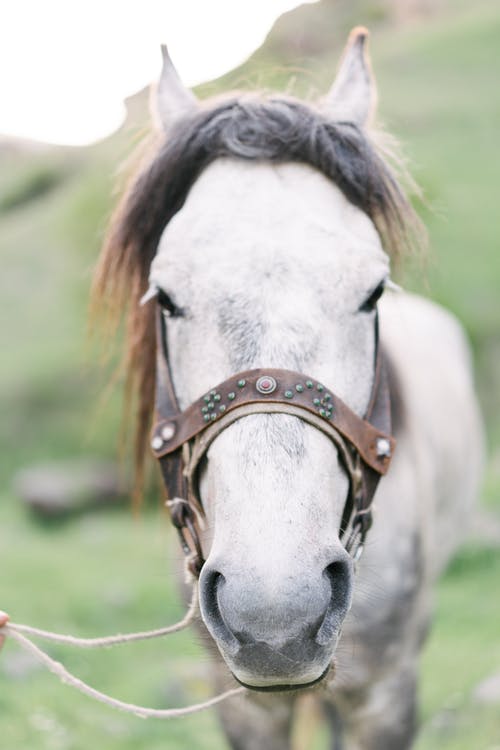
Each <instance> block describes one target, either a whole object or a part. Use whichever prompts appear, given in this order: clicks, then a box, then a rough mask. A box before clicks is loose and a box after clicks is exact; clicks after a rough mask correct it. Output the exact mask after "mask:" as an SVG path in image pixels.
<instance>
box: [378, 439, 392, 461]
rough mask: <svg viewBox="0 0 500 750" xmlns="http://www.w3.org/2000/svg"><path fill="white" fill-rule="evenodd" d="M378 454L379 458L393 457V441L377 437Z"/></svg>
mask: <svg viewBox="0 0 500 750" xmlns="http://www.w3.org/2000/svg"><path fill="white" fill-rule="evenodd" d="M377 456H378V458H390V457H391V443H390V441H389V440H387V438H383V437H379V438H377Z"/></svg>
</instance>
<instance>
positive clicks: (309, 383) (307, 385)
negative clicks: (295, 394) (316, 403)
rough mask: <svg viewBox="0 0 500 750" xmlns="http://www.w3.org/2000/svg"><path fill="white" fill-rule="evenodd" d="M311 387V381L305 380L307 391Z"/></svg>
mask: <svg viewBox="0 0 500 750" xmlns="http://www.w3.org/2000/svg"><path fill="white" fill-rule="evenodd" d="M313 386H314V383H313V382H312V380H306V388H309V390H311V388H312V387H313Z"/></svg>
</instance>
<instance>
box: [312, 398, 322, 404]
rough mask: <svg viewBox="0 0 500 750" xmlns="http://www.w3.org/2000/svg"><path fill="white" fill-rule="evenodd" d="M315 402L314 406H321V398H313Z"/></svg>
mask: <svg viewBox="0 0 500 750" xmlns="http://www.w3.org/2000/svg"><path fill="white" fill-rule="evenodd" d="M313 404H314V406H321V401H320V399H319V398H313Z"/></svg>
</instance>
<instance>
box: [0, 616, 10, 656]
mask: <svg viewBox="0 0 500 750" xmlns="http://www.w3.org/2000/svg"><path fill="white" fill-rule="evenodd" d="M8 621H9V615H8V614H7V612H2V611H1V610H0V627H2V626H3V625H6V624H7V622H8ZM4 640H5V637H4V636H2V635H0V648H2V645H3V642H4Z"/></svg>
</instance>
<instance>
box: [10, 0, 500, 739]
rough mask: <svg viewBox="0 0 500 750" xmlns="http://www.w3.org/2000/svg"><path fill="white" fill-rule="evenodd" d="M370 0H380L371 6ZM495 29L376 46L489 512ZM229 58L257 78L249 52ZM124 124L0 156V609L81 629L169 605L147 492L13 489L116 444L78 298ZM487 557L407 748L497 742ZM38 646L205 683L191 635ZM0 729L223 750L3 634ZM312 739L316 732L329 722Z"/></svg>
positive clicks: (498, 475) (87, 664)
mask: <svg viewBox="0 0 500 750" xmlns="http://www.w3.org/2000/svg"><path fill="white" fill-rule="evenodd" d="M369 5H370V3H368V4H366V7H368V6H369ZM312 7H313V6H311V8H312ZM342 7H343V11H342V13H343V14H344V15H343V16H342V21H341V25H342V24H344V25H347V24H348V23H349V24H350V23H351V16H352V22H353V23H359V22H363V21H364V20H365V19H364V18H362V17H356V14H355V13H354V12H353V11H351V10H349V9H348V4H345V5H343V6H342ZM370 7H372V11H373V13H375V11H376V3H371V5H370ZM301 12H304V11H301ZM318 18H319V16H318ZM317 23H318V24H319V26H321V24H322V23H323V21H321V18H319V20H318V21H317ZM340 36H341V35H340V33H339V34H338V37H339V39H340ZM499 45H500V20H499V16H498V12H497V9H496V8H495V4H494V3H491V2H486V1H484V0H480V1H479V2H477V3H474V4H470V3H467V2H465V1H464V0H461V2H456V3H455V4H454V6H453V10H448V11H447V12H446V13H444V14H442V15H438V16H437V17H436V18H434V19H433V20H432V22H429V23H427V24H413V25H411V26H406V27H402V28H400V29H398V30H397V31H396V30H394V29H393V28H388V27H387V26H384V25H383V24H381V25H380V26H377V30H376V32H375V34H374V37H373V43H372V49H373V54H374V58H375V59H374V62H375V68H376V71H377V74H378V77H379V87H380V92H381V102H382V117H383V119H384V121H385V122H386V123H387V124H388V126H389V129H390V130H391V131H394V132H395V133H396V134H397V135H398V136H400V137H401V138H402V140H403V141H404V142H405V144H406V147H407V148H406V150H407V151H408V152H409V155H410V158H411V161H412V163H413V164H414V165H415V167H416V169H415V170H414V171H415V172H416V176H417V179H418V180H419V181H420V183H421V184H422V185H423V187H424V190H425V193H426V196H427V200H428V207H427V208H424V209H423V213H424V219H425V222H426V224H427V226H428V227H429V234H430V240H431V257H432V261H431V262H430V263H429V265H428V269H427V272H426V274H425V276H426V278H425V280H424V281H422V279H421V276H420V275H419V273H418V272H417V271H416V270H415V269H413V270H411V269H410V271H407V272H406V275H405V276H404V280H405V283H406V284H407V285H408V286H411V287H412V288H417V289H424V290H425V291H426V293H428V294H430V295H431V296H432V297H434V298H435V299H437V300H438V301H440V302H442V303H444V304H446V305H447V306H448V307H450V308H451V309H452V310H454V311H455V312H456V313H457V314H458V315H459V317H460V318H461V319H462V321H463V322H464V325H465V326H466V328H467V330H468V332H469V334H470V336H471V340H472V344H473V348H474V353H475V356H476V362H477V373H478V387H479V393H480V398H481V401H482V404H483V408H484V412H485V415H486V422H487V429H488V434H489V440H490V461H489V464H488V472H487V479H486V484H485V491H484V494H483V502H484V503H485V504H486V505H487V506H488V507H489V508H490V509H491V510H492V511H494V512H496V513H498V510H499V504H500V503H499V496H500V384H499V376H498V372H499V371H500V367H499V363H500V334H499V327H498V323H499V320H500V311H499V307H500V305H499V301H498V290H499V289H500V254H499V253H498V219H497V212H498V187H497V183H498V175H499V174H500V152H499V151H498V148H497V138H498V122H499V120H500V104H499V100H498V97H497V96H495V95H494V92H495V91H496V82H497V80H498V74H499V72H500V71H499V70H498V68H499V62H498V52H497V50H498V47H499ZM278 52H279V49H278V48H276V49H274V48H273V47H272V46H271V47H269V48H268V49H267V51H264V52H262V53H260V57H259V56H258V58H259V59H261V61H262V59H264V60H266V62H267V64H268V65H271V66H273V65H274V73H273V82H275V83H276V85H282V84H283V83H284V82H285V79H286V78H287V77H288V73H287V72H286V71H284V70H283V68H282V67H280V66H279V65H277V64H276V57H275V55H276V54H278ZM322 55H323V56H322V57H321V59H318V60H316V61H313V60H312V58H311V57H308V58H307V59H304V60H303V61H300V65H299V67H300V69H301V71H305V72H303V74H301V72H300V71H299V73H298V80H297V89H298V90H301V88H302V90H303V91H306V90H307V89H308V88H310V87H311V86H312V87H313V88H314V87H315V88H318V89H324V88H325V87H326V86H327V85H328V82H329V81H328V76H329V73H328V71H331V70H333V68H334V65H335V64H334V55H333V51H330V50H329V49H328V50H327V49H326V48H325V49H324V50H323V53H322ZM235 75H236V76H237V77H238V78H239V80H245V78H251V73H250V72H249V69H241V70H240V71H238V72H237V74H235ZM253 75H254V80H255V73H254V74H253ZM301 75H302V77H301ZM257 77H258V78H259V80H260V79H261V78H262V77H263V74H261V73H259V74H257ZM127 140H128V138H127V134H125V133H121V134H119V135H118V136H117V137H114V138H112V139H110V140H108V141H106V142H103V143H101V144H98V145H97V146H95V147H92V148H91V149H88V150H86V151H84V152H77V151H73V150H65V151H64V154H63V155H62V156H61V155H58V156H56V155H55V154H54V156H53V159H52V156H51V157H50V159H49V157H48V156H47V154H40V155H36V154H35V155H31V156H30V157H29V158H26V157H23V160H22V163H21V164H19V163H18V162H16V160H15V159H12V160H7V161H6V162H5V163H4V164H3V165H2V167H3V168H2V172H1V174H0V207H1V206H3V207H4V208H3V214H2V215H1V216H0V229H1V236H0V255H1V257H2V274H1V275H0V294H1V297H2V303H3V305H2V308H3V310H2V318H1V320H0V335H1V338H2V350H3V353H4V357H3V361H2V368H1V369H0V412H1V414H2V420H0V445H1V448H2V450H1V451H0V476H1V477H2V489H1V492H0V554H1V574H0V606H1V607H2V608H4V609H7V610H10V611H11V613H12V615H13V617H15V619H16V620H19V621H26V622H30V623H33V624H37V625H39V626H41V627H44V626H46V627H48V628H50V629H59V630H63V631H64V630H66V631H69V632H75V633H82V634H86V635H92V634H95V635H97V634H101V633H112V632H117V631H120V630H122V631H126V630H134V629H138V628H141V629H142V628H149V627H152V626H154V625H159V624H163V623H165V622H171V621H174V620H176V619H177V618H178V617H179V615H180V613H181V611H182V607H181V605H180V602H179V598H178V596H177V594H176V591H175V587H174V585H173V583H172V576H171V574H170V571H171V567H172V562H173V561H175V560H176V559H177V558H178V554H179V553H178V551H177V546H176V542H175V540H174V539H173V535H172V532H171V531H170V530H169V528H168V525H167V523H166V521H165V518H164V517H163V515H162V514H161V513H160V512H159V511H156V510H154V509H153V508H154V506H153V507H150V508H149V510H147V511H146V512H145V513H144V514H143V516H142V517H141V518H140V519H139V520H134V518H133V517H132V516H130V515H129V514H127V513H122V512H116V511H115V512H102V513H99V514H94V515H91V516H87V517H80V518H76V519H72V520H71V522H68V523H64V524H58V525H54V524H51V525H47V524H45V525H40V524H39V523H36V522H35V521H34V519H33V518H31V517H30V516H29V515H27V513H26V511H25V509H24V508H23V507H22V506H21V505H20V503H19V501H18V499H17V498H16V497H15V495H14V492H13V491H12V489H11V482H12V478H13V476H14V474H15V472H16V470H17V469H18V468H20V467H23V466H25V465H27V464H28V465H29V464H32V463H35V462H38V461H49V460H54V459H64V458H73V457H75V456H78V455H84V456H86V455H89V454H90V455H97V456H100V457H103V456H107V457H111V458H112V457H113V456H114V453H115V437H116V435H117V433H118V428H119V397H118V395H117V393H114V394H113V396H112V397H111V399H110V400H109V402H107V403H106V404H105V405H102V406H98V405H97V404H98V403H99V397H100V394H101V391H102V383H103V379H102V374H100V373H99V370H98V367H97V364H96V352H95V349H94V348H92V346H90V347H89V345H88V344H87V343H86V340H87V339H86V309H87V304H88V303H87V299H88V286H89V281H90V273H91V267H92V264H93V262H94V259H95V257H96V255H97V250H98V247H99V243H100V239H101V236H102V231H103V227H104V226H105V221H106V216H107V215H108V213H109V210H110V205H111V198H110V196H111V193H112V184H113V174H114V171H115V169H116V166H117V165H118V164H119V163H120V161H121V160H122V158H123V156H124V155H126V153H127V146H126V145H125V144H126V143H127ZM44 175H45V177H44ZM46 175H49V176H50V179H49V180H48V181H47V178H46ZM42 178H43V179H42ZM49 183H50V184H49ZM40 186H42V187H41V188H40ZM37 190H38V191H39V193H38V195H37V197H36V198H35V197H34V193H36V191H37ZM499 574H500V551H499V549H498V548H491V547H487V546H485V545H483V546H478V545H476V546H473V547H472V546H469V547H467V548H466V549H465V550H464V551H463V552H462V553H461V554H460V556H459V557H458V558H457V559H456V560H455V561H454V563H453V565H452V566H451V568H450V569H449V571H448V572H447V574H446V575H445V576H444V577H443V579H442V581H441V582H440V584H439V586H438V589H437V593H436V617H435V624H434V628H433V630H432V633H431V636H430V638H429V641H428V644H427V647H426V649H425V651H424V655H423V660H422V683H421V705H422V710H421V717H422V731H421V734H420V738H419V740H418V742H417V745H416V750H434V749H435V748H436V749H437V748H439V749H440V750H494V748H497V747H498V746H499V737H500V719H499V712H498V706H491V707H489V706H485V705H481V704H479V703H477V702H476V701H475V700H474V698H473V692H474V689H475V687H476V685H477V684H478V682H480V681H481V680H482V679H484V678H486V677H487V676H488V675H489V674H491V673H492V672H495V671H497V672H498V671H500V639H499V637H498V623H499V622H500V599H499V597H498V596H495V593H494V592H496V591H497V590H498V580H499ZM52 653H54V654H55V655H56V656H57V657H58V658H61V659H62V660H63V661H64V662H65V663H66V664H67V665H68V667H69V668H70V669H74V670H75V672H76V673H77V674H79V675H80V676H81V677H82V678H83V679H87V680H88V681H90V682H91V684H93V685H95V686H96V687H99V688H100V689H103V690H105V691H109V692H110V693H111V694H113V695H116V696H117V697H121V698H123V699H125V700H130V701H136V702H139V703H143V704H145V705H156V706H166V705H172V706H173V705H182V704H185V703H188V702H190V701H191V700H193V699H194V700H201V699H202V698H203V697H204V696H206V695H208V692H209V688H208V686H207V684H206V680H205V675H206V670H207V666H208V662H207V657H206V655H205V652H204V651H203V650H202V649H201V648H200V646H199V645H198V644H197V638H196V636H195V635H194V634H178V635H176V636H171V637H170V638H169V639H166V640H164V641H161V642H153V643H144V644H141V645H139V644H138V645H135V646H127V647H123V648H122V649H113V650H107V651H104V652H99V653H92V652H88V653H87V652H75V651H73V650H70V649H62V648H60V647H57V648H53V649H52ZM0 737H1V743H0V744H1V746H2V747H6V748H7V747H8V748H16V750H17V749H19V750H28V748H29V749H30V750H31V749H32V748H35V750H45V748H47V750H80V749H81V750H83V749H84V748H85V750H86V748H88V747H89V746H96V747H99V748H105V749H106V750H114V749H115V748H116V750H118V748H119V749H120V750H123V749H124V748H125V749H126V748H128V747H130V748H132V747H133V748H134V750H136V749H137V748H148V750H155V749H156V748H158V749H159V748H160V747H161V748H162V749H163V748H165V747H166V748H169V750H177V748H178V749H179V750H180V749H181V748H188V747H196V748H200V750H212V749H214V750H215V748H217V749H220V748H223V747H225V744H224V740H222V738H221V734H220V731H219V729H218V726H217V722H216V719H215V717H214V715H213V714H211V713H207V714H203V715H200V716H199V717H193V718H190V719H189V720H187V721H186V720H184V721H177V722H169V723H163V722H159V721H154V720H151V721H147V722H145V721H140V720H138V719H135V718H132V717H128V716H125V715H122V714H119V713H115V712H113V711H111V710H109V709H107V708H105V707H103V706H100V705H97V704H94V703H92V702H90V701H89V700H88V699H87V698H85V697H83V696H80V695H78V694H76V693H74V692H73V691H71V690H70V689H68V688H65V687H64V686H62V685H60V684H59V683H58V682H57V681H56V680H55V678H53V677H52V676H50V675H48V674H46V673H44V672H42V671H40V670H39V669H38V668H36V667H33V665H32V664H31V662H28V661H27V660H25V659H24V657H22V655H21V654H20V652H18V651H17V649H16V648H15V647H14V646H13V645H7V646H6V648H5V650H4V651H3V652H2V656H1V658H0ZM313 747H314V750H320V749H321V748H324V747H325V739H324V734H322V733H321V732H318V733H317V734H316V737H315V740H314V742H313Z"/></svg>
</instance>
